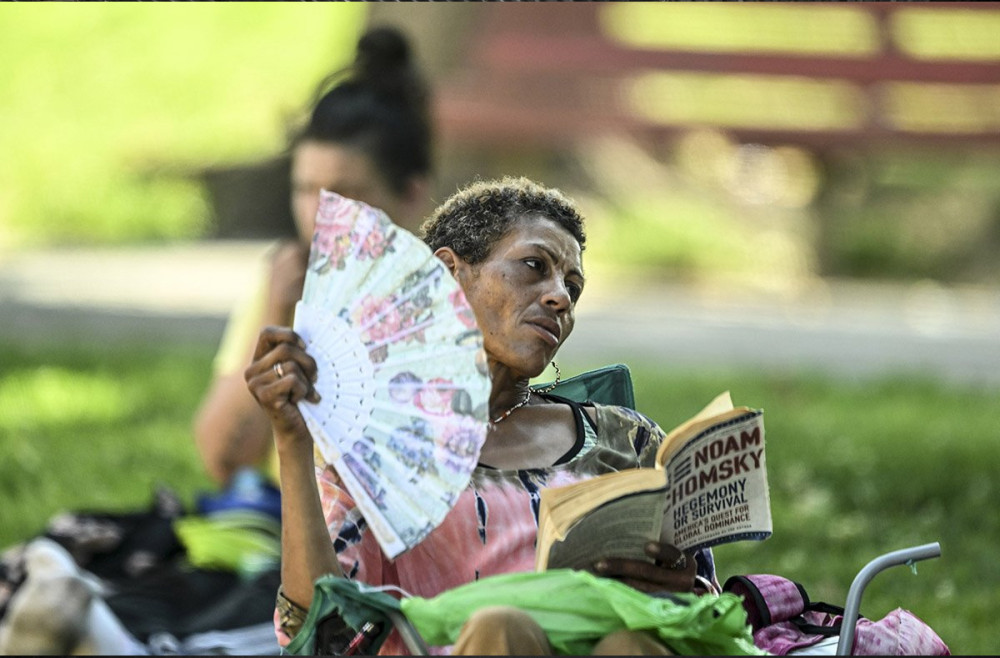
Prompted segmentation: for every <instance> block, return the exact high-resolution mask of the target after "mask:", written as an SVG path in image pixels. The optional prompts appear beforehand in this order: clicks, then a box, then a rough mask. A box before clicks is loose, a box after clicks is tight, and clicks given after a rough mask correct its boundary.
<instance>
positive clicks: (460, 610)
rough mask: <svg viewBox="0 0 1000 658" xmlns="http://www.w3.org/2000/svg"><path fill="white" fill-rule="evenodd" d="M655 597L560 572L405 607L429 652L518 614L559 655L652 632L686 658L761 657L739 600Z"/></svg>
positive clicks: (470, 588)
mask: <svg viewBox="0 0 1000 658" xmlns="http://www.w3.org/2000/svg"><path fill="white" fill-rule="evenodd" d="M675 597H676V600H671V599H665V598H656V597H651V596H648V595H646V594H643V593H642V592H639V591H638V590H635V589H633V588H631V587H629V586H627V585H623V584H622V583H619V582H617V581H615V580H610V579H607V578H598V577H596V576H593V575H592V574H590V573H587V572H584V571H573V570H570V569H554V570H551V571H546V572H543V573H517V574H505V575H501V576H493V577H490V578H484V579H482V580H479V581H477V582H474V583H469V584H467V585H462V586H460V587H456V588H455V589H452V590H449V591H447V592H443V593H441V594H439V595H438V596H436V597H434V598H433V599H423V598H419V597H413V598H408V599H404V600H403V601H402V602H401V607H402V610H403V612H404V613H405V614H406V617H407V618H408V619H409V621H410V623H412V624H413V626H414V627H415V628H416V629H417V631H418V632H419V633H420V635H421V636H423V638H424V640H425V641H426V642H427V643H428V644H431V645H447V644H453V643H454V642H455V639H456V638H457V637H458V633H459V631H460V630H461V628H462V625H463V624H464V623H465V621H466V620H467V619H468V618H469V616H470V615H471V614H472V613H473V612H475V611H476V610H478V609H480V608H483V607H487V606H493V605H511V606H516V607H518V608H520V609H521V610H523V611H524V612H526V613H527V614H528V615H530V616H531V617H532V618H533V619H534V620H535V621H536V622H538V624H539V625H540V626H541V627H542V628H543V629H544V630H545V633H546V635H547V636H548V639H549V643H550V644H551V645H552V648H553V650H555V652H556V653H559V654H569V655H584V654H589V653H590V652H591V650H592V649H593V647H594V645H595V644H596V643H597V641H599V640H600V639H601V638H603V637H604V636H606V635H608V634H609V633H612V632H614V631H618V630H624V629H630V630H647V631H650V632H652V633H653V634H655V635H657V636H658V637H659V638H660V640H661V641H662V642H663V643H664V644H666V645H667V646H668V647H669V648H670V649H671V650H672V651H674V652H675V653H677V654H681V655H690V654H695V655H761V654H762V652H761V651H760V650H759V649H757V648H756V647H755V646H754V644H753V635H752V629H751V627H750V626H749V624H748V623H747V618H746V612H745V611H744V609H743V604H742V601H741V599H740V598H739V597H737V596H735V595H730V594H728V593H727V594H723V595H721V596H718V597H715V596H696V595H694V594H678V595H675Z"/></svg>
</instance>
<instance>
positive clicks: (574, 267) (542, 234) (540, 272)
mask: <svg viewBox="0 0 1000 658" xmlns="http://www.w3.org/2000/svg"><path fill="white" fill-rule="evenodd" d="M459 282H460V283H461V284H462V288H463V290H464V292H465V296H466V298H467V299H468V300H469V304H470V305H471V306H472V309H473V311H475V314H476V321H477V322H478V324H479V328H480V329H481V330H482V332H483V346H484V348H485V350H486V353H487V355H488V356H489V357H490V358H491V360H494V361H499V362H500V363H502V364H504V365H506V366H507V367H509V368H510V369H511V370H513V371H514V372H515V373H517V374H518V375H520V376H524V377H536V376H538V375H539V374H541V372H542V371H543V370H544V369H545V367H546V366H547V365H548V363H549V362H550V361H551V360H552V358H553V357H554V356H555V353H556V351H557V350H558V349H559V346H560V345H562V343H563V341H565V340H566V338H568V337H569V334H570V332H571V331H573V325H574V323H575V322H576V318H575V308H576V302H577V300H578V299H579V297H580V293H582V292H583V285H584V277H583V265H582V259H581V253H580V245H579V243H578V242H577V241H576V238H574V237H573V236H572V234H570V233H569V231H567V230H566V229H564V228H563V227H562V226H560V225H559V224H558V223H556V222H554V221H552V220H550V219H546V218H543V217H538V216H529V217H524V218H521V219H520V220H518V221H517V222H516V223H515V224H514V225H513V227H512V228H511V230H510V231H509V232H508V233H507V234H506V235H505V236H504V237H503V238H501V239H500V240H499V241H498V242H497V243H496V244H495V245H493V248H492V250H491V251H490V255H489V256H488V257H487V259H486V260H485V261H483V262H482V263H479V264H478V265H472V266H468V265H464V266H462V267H460V269H459Z"/></svg>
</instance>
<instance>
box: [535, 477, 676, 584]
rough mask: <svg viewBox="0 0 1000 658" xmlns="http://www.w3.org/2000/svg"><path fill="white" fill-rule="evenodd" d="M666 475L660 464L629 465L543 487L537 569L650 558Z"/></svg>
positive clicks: (577, 566) (661, 514)
mask: <svg viewBox="0 0 1000 658" xmlns="http://www.w3.org/2000/svg"><path fill="white" fill-rule="evenodd" d="M665 502H666V479H665V475H664V472H663V471H661V470H658V469H652V468H644V469H629V470H626V471H619V472H617V473H606V474H604V475H600V476H598V477H596V478H593V479H590V480H585V481H583V482H578V483H576V484H571V485H568V486H565V487H558V488H555V489H544V490H543V491H542V492H541V500H540V503H539V505H540V509H539V526H538V550H537V552H536V561H535V567H536V569H537V570H538V571H544V570H545V569H557V568H563V567H566V568H574V569H581V568H587V567H589V566H591V565H592V564H593V563H594V562H595V561H597V560H599V559H601V558H604V557H623V558H632V559H648V557H647V556H646V554H645V552H644V551H643V546H644V545H645V544H646V542H648V541H649V540H650V539H651V538H652V539H655V538H658V537H659V536H660V529H661V525H662V521H663V513H664V503H665Z"/></svg>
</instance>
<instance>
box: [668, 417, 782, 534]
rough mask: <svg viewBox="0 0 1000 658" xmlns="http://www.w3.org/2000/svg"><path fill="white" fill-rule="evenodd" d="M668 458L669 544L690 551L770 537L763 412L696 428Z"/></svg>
mask: <svg viewBox="0 0 1000 658" xmlns="http://www.w3.org/2000/svg"><path fill="white" fill-rule="evenodd" d="M666 454H667V457H666V463H665V464H664V466H663V468H664V470H666V472H667V482H668V487H667V505H666V506H667V517H666V518H665V519H664V526H665V529H664V538H665V539H666V540H667V541H670V542H671V543H672V544H674V545H675V546H677V547H679V548H681V549H683V550H694V549H699V548H704V547H707V546H714V545H716V544H721V543H724V542H729V541H737V540H741V539H765V538H767V537H769V536H770V535H771V499H770V493H769V491H768V483H767V469H766V464H765V459H764V416H763V412H762V411H760V410H754V409H748V408H746V407H741V408H737V409H733V410H731V411H727V412H724V413H723V414H722V415H721V416H718V417H716V418H715V419H712V420H708V421H703V422H701V423H695V424H694V425H692V426H691V427H690V428H689V430H688V432H687V433H686V435H685V437H684V440H682V441H679V442H678V443H677V444H675V445H674V446H672V447H671V450H669V451H667V453H666Z"/></svg>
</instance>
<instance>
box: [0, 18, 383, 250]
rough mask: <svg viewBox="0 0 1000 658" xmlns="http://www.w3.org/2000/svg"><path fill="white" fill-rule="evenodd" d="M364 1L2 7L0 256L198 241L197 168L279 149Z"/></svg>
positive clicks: (345, 56)
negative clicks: (61, 247)
mask: <svg viewBox="0 0 1000 658" xmlns="http://www.w3.org/2000/svg"><path fill="white" fill-rule="evenodd" d="M362 4H363V3H337V5H336V6H334V5H333V4H315V3H305V4H299V3H220V4H216V3H205V4H202V5H173V4H171V3H166V4H162V5H161V4H152V3H150V4H145V3H137V4H131V3H129V4H125V3H123V4H117V5H111V4H103V3H102V4H100V5H87V4H86V3H81V4H54V3H53V4H48V3H41V4H36V5H33V6H27V5H15V4H6V5H5V6H2V7H0V61H3V62H4V66H2V67H0V151H2V152H3V153H6V154H9V157H7V158H4V159H3V161H0V189H2V190H4V192H3V193H2V194H0V247H4V246H8V245H9V246H16V245H21V244H31V243H38V244H74V243H77V242H90V243H95V244H109V243H135V242H142V241H151V240H154V241H155V240H160V241H162V240H169V239H177V238H191V237H197V236H199V235H204V233H205V232H206V230H207V228H208V226H207V224H208V221H209V206H208V201H207V199H206V198H205V193H204V191H203V189H202V187H201V185H200V184H199V181H198V171H199V169H200V168H202V167H206V166H212V165H220V164H228V163H234V162H242V161H246V160H258V159H264V158H268V157H271V156H272V155H273V154H275V153H276V152H278V151H280V150H282V149H283V148H284V147H285V137H286V135H285V131H286V129H287V127H288V124H289V121H290V120H293V119H294V120H295V121H298V120H299V119H300V115H301V113H302V112H303V110H304V108H305V107H306V105H307V103H309V102H310V97H311V95H312V92H313V88H314V86H315V85H317V84H318V83H319V82H320V80H321V79H322V78H323V77H324V76H325V75H326V74H327V73H329V72H330V71H332V70H334V69H336V68H339V67H340V66H343V65H344V64H345V63H347V61H348V60H349V59H350V57H351V56H352V54H353V47H354V45H355V43H356V41H357V37H358V34H359V32H360V29H361V27H362V23H363V21H364V17H365V14H366V12H367V8H366V7H363V6H361V5H362Z"/></svg>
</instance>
